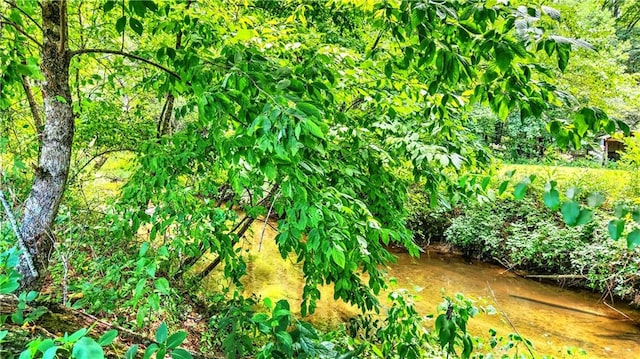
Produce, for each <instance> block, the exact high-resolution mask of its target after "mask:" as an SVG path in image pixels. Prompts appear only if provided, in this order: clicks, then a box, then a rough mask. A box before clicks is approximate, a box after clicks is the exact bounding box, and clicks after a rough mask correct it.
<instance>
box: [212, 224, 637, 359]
mask: <svg viewBox="0 0 640 359" xmlns="http://www.w3.org/2000/svg"><path fill="white" fill-rule="evenodd" d="M251 232H252V233H249V234H248V235H247V236H246V237H245V239H244V241H243V242H242V247H243V249H244V250H245V251H246V252H245V255H246V260H247V264H248V274H247V276H246V277H245V279H244V280H243V282H244V293H245V295H247V294H256V295H257V296H258V297H260V298H265V297H268V298H270V299H271V300H273V301H274V302H275V301H277V300H279V299H287V300H289V302H290V303H291V306H292V308H299V303H300V300H301V296H302V287H303V284H304V281H303V277H302V271H301V266H300V265H299V264H297V263H294V260H293V258H288V259H285V260H283V259H282V257H281V256H280V253H279V252H278V250H277V248H276V246H275V243H274V240H273V238H274V237H275V235H276V232H275V228H274V227H272V226H265V225H264V223H261V222H257V223H254V225H253V226H252V231H251ZM396 256H397V257H398V261H397V263H396V264H393V265H390V267H389V268H388V275H389V276H390V277H394V278H396V280H397V283H398V284H397V287H399V288H406V289H409V290H414V288H415V287H420V288H422V289H421V290H420V291H419V292H416V294H417V295H418V299H417V300H416V306H417V309H418V311H419V312H420V314H422V315H428V314H435V313H436V308H437V305H438V304H439V303H442V302H443V299H442V290H444V292H445V295H447V296H450V297H453V296H455V294H456V293H462V294H463V295H464V296H465V297H467V298H469V299H472V300H474V301H475V305H476V306H478V307H488V306H493V307H494V308H495V309H496V311H497V312H498V314H495V315H489V314H485V313H482V314H479V315H478V316H477V317H475V318H472V319H470V322H469V328H468V330H469V332H470V333H471V334H472V335H474V336H478V337H481V338H484V339H483V340H484V341H485V342H488V339H489V329H490V328H493V329H495V330H496V331H497V332H498V337H504V338H507V336H508V334H509V333H513V332H514V329H513V327H512V326H511V325H510V324H509V321H510V322H511V323H512V324H513V326H514V327H515V328H516V329H517V331H518V332H519V333H520V334H521V335H522V336H524V337H525V338H527V339H529V340H531V341H532V342H533V344H534V349H535V354H536V357H537V358H543V357H544V356H545V355H546V356H553V357H555V358H569V357H571V358H573V357H577V358H619V359H640V324H639V323H640V311H634V310H631V309H629V308H627V307H625V306H624V305H623V304H622V303H616V308H617V309H618V310H620V311H623V312H624V313H626V315H628V316H629V317H631V318H633V319H634V321H631V320H628V319H625V318H624V316H623V315H621V314H620V313H618V312H616V311H614V310H612V309H610V308H608V307H607V306H606V305H604V304H602V303H601V302H599V299H600V296H599V295H598V294H595V293H591V292H587V291H576V290H568V289H563V288H560V287H558V286H557V285H554V284H548V283H540V282H537V281H534V280H530V279H524V278H521V277H518V276H517V275H515V274H513V273H510V272H508V271H505V270H504V268H502V267H498V266H494V265H489V264H484V263H475V262H474V263H469V262H468V261H465V260H464V259H463V258H461V257H459V256H452V255H444V254H439V253H434V252H427V253H423V254H422V256H421V258H420V259H416V258H412V257H410V256H409V255H408V254H405V253H399V254H396ZM229 285H230V283H227V282H226V281H225V280H224V279H223V278H222V276H221V274H220V273H212V275H210V276H208V277H207V278H205V283H204V286H205V288H208V289H212V290H214V291H217V290H220V289H222V287H228V286H229ZM320 290H321V293H322V297H323V299H322V300H321V301H320V303H319V304H318V309H317V310H316V312H315V314H313V315H312V316H311V317H310V318H307V320H310V321H312V322H314V323H315V324H316V325H318V326H319V327H335V326H336V325H338V324H340V323H343V322H345V321H347V320H348V319H349V318H351V317H353V316H355V315H356V314H357V313H358V312H357V310H356V309H355V308H353V307H352V306H350V305H348V304H345V303H343V302H341V301H338V302H336V301H334V300H333V299H332V298H333V290H332V289H331V288H329V287H323V288H320ZM492 291H493V294H492ZM494 295H495V298H494ZM384 297H385V296H384V295H383V296H381V302H382V303H383V304H385V303H387V302H386V301H385V300H384ZM502 312H503V313H504V314H502ZM507 318H508V319H507ZM427 325H428V326H429V327H430V328H433V323H432V322H431V323H427ZM571 348H573V349H574V351H575V352H578V350H577V349H584V350H585V351H586V354H585V355H576V356H570V355H567V354H566V353H567V350H568V349H571ZM519 350H520V351H519V353H522V354H526V351H525V348H524V347H523V346H520V347H519ZM513 353H514V352H511V354H513Z"/></svg>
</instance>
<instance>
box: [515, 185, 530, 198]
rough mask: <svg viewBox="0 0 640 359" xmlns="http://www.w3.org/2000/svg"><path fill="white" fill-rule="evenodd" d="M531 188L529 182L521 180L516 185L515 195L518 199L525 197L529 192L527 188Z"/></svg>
mask: <svg viewBox="0 0 640 359" xmlns="http://www.w3.org/2000/svg"><path fill="white" fill-rule="evenodd" d="M528 188H529V183H527V182H520V183H518V184H517V185H516V188H515V190H514V191H513V196H514V197H515V199H516V200H521V199H523V198H524V196H525V194H527V189H528Z"/></svg>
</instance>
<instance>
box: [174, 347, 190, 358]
mask: <svg viewBox="0 0 640 359" xmlns="http://www.w3.org/2000/svg"><path fill="white" fill-rule="evenodd" d="M171 357H172V358H173V359H193V356H191V353H189V352H188V351H186V350H184V349H174V350H172V351H171Z"/></svg>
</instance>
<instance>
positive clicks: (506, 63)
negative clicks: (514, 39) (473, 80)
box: [493, 43, 513, 72]
mask: <svg viewBox="0 0 640 359" xmlns="http://www.w3.org/2000/svg"><path fill="white" fill-rule="evenodd" d="M493 50H494V52H495V54H496V63H497V64H498V68H500V71H502V72H505V71H507V70H508V69H509V67H510V66H511V61H512V60H513V52H511V50H510V49H509V47H508V46H507V45H506V44H504V43H498V44H496V46H495V47H494V49H493Z"/></svg>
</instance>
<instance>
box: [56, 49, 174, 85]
mask: <svg viewBox="0 0 640 359" xmlns="http://www.w3.org/2000/svg"><path fill="white" fill-rule="evenodd" d="M82 54H111V55H119V56H123V57H127V58H130V59H134V60H138V61H140V62H144V63H145V64H147V65H151V66H153V67H155V68H158V69H160V70H162V71H164V72H166V73H168V74H169V75H171V76H173V77H175V78H177V79H178V80H182V78H181V77H180V75H178V73H177V72H175V71H173V70H170V69H168V68H167V67H165V66H163V65H160V64H158V63H156V62H153V61H151V60H147V59H145V58H144V57H141V56H138V55H134V54H130V53H128V52H124V51H120V50H110V49H80V50H75V51H70V52H69V57H73V56H76V55H82Z"/></svg>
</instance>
